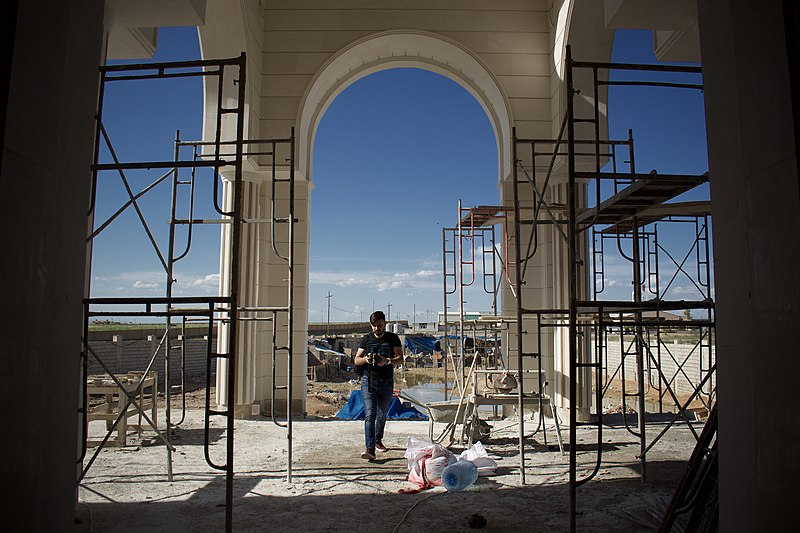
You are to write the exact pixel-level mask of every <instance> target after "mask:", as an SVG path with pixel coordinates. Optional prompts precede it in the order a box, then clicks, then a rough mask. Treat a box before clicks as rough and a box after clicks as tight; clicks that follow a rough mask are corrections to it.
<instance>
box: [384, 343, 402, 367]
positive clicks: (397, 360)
mask: <svg viewBox="0 0 800 533" xmlns="http://www.w3.org/2000/svg"><path fill="white" fill-rule="evenodd" d="M387 361H388V362H389V363H390V364H393V365H401V364H403V361H404V359H403V348H402V347H401V346H395V347H394V355H392V357H391V358H389V359H387Z"/></svg>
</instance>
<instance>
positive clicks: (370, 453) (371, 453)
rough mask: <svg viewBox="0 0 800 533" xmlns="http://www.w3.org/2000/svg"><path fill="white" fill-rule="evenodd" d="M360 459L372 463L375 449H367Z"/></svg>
mask: <svg viewBox="0 0 800 533" xmlns="http://www.w3.org/2000/svg"><path fill="white" fill-rule="evenodd" d="M361 458H362V459H369V460H370V461H372V460H373V459H375V449H374V448H367V449H366V450H364V453H362V454H361Z"/></svg>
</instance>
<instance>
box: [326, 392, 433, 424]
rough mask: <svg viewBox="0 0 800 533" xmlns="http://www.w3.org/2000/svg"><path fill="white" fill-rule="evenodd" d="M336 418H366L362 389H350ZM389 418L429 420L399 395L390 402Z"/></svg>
mask: <svg viewBox="0 0 800 533" xmlns="http://www.w3.org/2000/svg"><path fill="white" fill-rule="evenodd" d="M336 418H340V419H342V420H364V400H363V398H362V397H361V391H360V390H358V389H356V390H353V391H350V397H349V398H348V399H347V404H346V405H345V406H344V407H342V409H341V410H340V411H339V412H338V413H336ZM386 418H387V420H427V419H428V417H427V415H424V414H422V413H420V412H419V411H417V409H416V408H414V407H413V406H409V407H405V406H403V402H401V401H400V398H398V397H397V396H394V397H392V403H390V404H389V411H388V412H387V413H386Z"/></svg>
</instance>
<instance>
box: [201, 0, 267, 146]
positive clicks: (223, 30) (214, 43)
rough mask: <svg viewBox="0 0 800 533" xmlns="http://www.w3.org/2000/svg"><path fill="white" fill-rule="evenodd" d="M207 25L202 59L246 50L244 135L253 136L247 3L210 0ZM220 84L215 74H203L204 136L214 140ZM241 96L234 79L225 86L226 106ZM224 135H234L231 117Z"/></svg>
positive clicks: (229, 55) (224, 103) (223, 103)
mask: <svg viewBox="0 0 800 533" xmlns="http://www.w3.org/2000/svg"><path fill="white" fill-rule="evenodd" d="M206 20H207V21H208V22H207V23H206V24H205V25H203V26H199V27H198V36H199V41H200V57H201V58H202V59H222V58H232V57H238V56H239V54H241V53H242V52H246V53H247V57H248V63H247V79H248V82H247V85H246V87H245V91H246V93H247V96H246V97H245V109H246V111H245V115H246V117H247V118H246V119H245V123H244V127H245V138H247V137H249V136H251V130H252V124H251V123H252V122H253V117H252V112H253V106H252V104H251V103H250V101H251V100H252V99H251V98H250V95H251V94H253V90H252V84H253V79H254V78H253V77H252V76H251V75H250V74H251V72H252V67H251V65H250V63H251V61H252V59H251V58H252V57H253V56H254V55H253V54H251V53H250V52H251V50H249V49H248V43H247V39H246V36H247V24H246V22H245V14H244V6H243V5H242V3H241V2H235V3H234V2H227V1H224V0H209V1H208V2H207V4H206ZM218 97H219V86H218V84H217V79H216V78H215V77H205V78H203V103H204V105H203V139H205V140H213V139H214V136H215V135H214V134H215V128H216V119H217V116H216V115H217V102H218ZM237 100H238V89H237V87H236V86H235V85H234V84H233V83H228V84H227V85H226V86H224V87H223V94H222V105H223V107H233V106H234V105H236V102H237ZM222 127H223V138H229V139H232V138H235V132H236V125H235V123H233V122H232V121H231V120H223V124H222Z"/></svg>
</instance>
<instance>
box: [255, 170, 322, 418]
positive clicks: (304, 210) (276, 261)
mask: <svg viewBox="0 0 800 533" xmlns="http://www.w3.org/2000/svg"><path fill="white" fill-rule="evenodd" d="M310 189H311V184H310V183H309V182H308V181H305V180H303V179H301V178H299V177H298V178H296V181H295V184H294V217H295V219H296V222H295V224H294V229H293V233H294V253H293V257H292V262H293V264H294V268H293V276H292V277H293V282H294V283H293V284H294V291H293V295H292V298H293V305H292V307H293V312H294V317H293V328H292V329H293V339H292V344H293V350H292V352H293V355H292V414H293V416H294V415H302V414H303V413H304V412H305V398H306V370H307V367H308V355H307V350H308V347H307V344H308V339H307V337H308V257H309V253H308V242H309V239H308V237H309V213H310V205H309V202H310V198H309V196H310V195H309V191H310ZM271 200H272V187H271V186H269V185H267V184H265V185H264V186H263V187H262V189H261V196H260V203H261V205H262V208H263V210H264V213H265V216H266V217H270V216H272V214H271V213H270V211H271V209H270V206H271V205H272V201H271ZM274 216H275V217H276V218H279V219H288V217H289V184H288V183H286V182H283V183H277V184H276V188H275V213H274ZM273 245H274V247H273ZM258 248H259V250H260V254H259V259H258V264H257V265H254V268H256V269H257V270H258V305H259V306H286V305H287V303H288V296H289V286H288V278H289V262H288V260H287V259H288V257H289V227H288V224H287V223H277V224H275V226H274V232H273V231H272V230H271V229H270V227H269V225H266V224H265V225H264V230H263V231H262V232H261V234H260V236H259V242H258ZM288 318H289V317H288V314H287V313H278V314H277V321H276V322H275V323H272V322H259V328H258V333H257V350H258V358H257V364H256V366H255V368H254V379H255V394H256V401H257V402H258V403H259V404H260V408H261V413H262V414H264V415H270V413H272V412H273V410H274V412H275V414H276V416H277V417H281V418H284V417H285V416H286V407H287V406H286V398H287V391H286V389H277V390H275V391H274V393H273V377H272V373H273V372H272V364H273V363H272V336H273V328H275V338H276V344H277V346H278V347H286V346H287V345H288ZM288 369H289V360H288V353H287V351H286V350H278V351H277V352H276V357H275V382H274V384H275V385H276V386H277V387H285V386H286V385H287V384H288V376H289V372H288Z"/></svg>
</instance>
